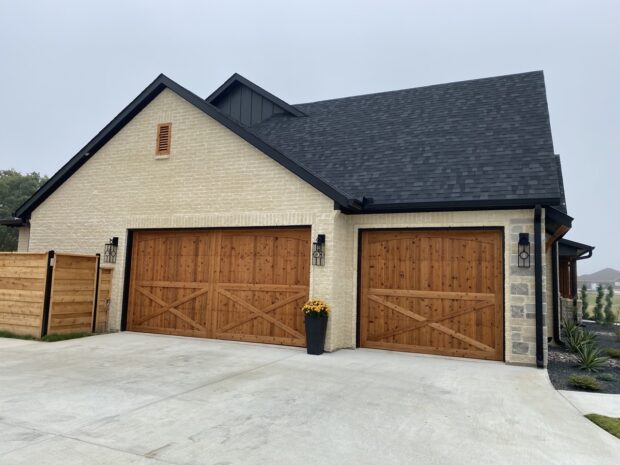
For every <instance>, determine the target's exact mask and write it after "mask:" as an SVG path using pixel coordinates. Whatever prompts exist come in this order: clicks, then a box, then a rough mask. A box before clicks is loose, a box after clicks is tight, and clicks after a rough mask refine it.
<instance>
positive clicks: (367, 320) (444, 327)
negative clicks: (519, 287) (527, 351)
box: [360, 230, 504, 360]
mask: <svg viewBox="0 0 620 465" xmlns="http://www.w3.org/2000/svg"><path fill="white" fill-rule="evenodd" d="M361 240H362V253H361V265H360V272H361V286H360V287H361V296H360V344H361V346H362V347H373V348H377V349H390V350H402V351H410V352H422V353H429V354H439V355H450V356H460V357H472V358H482V359H491V360H502V359H503V357H504V347H503V340H504V338H503V271H502V270H503V265H502V263H503V259H502V248H503V246H502V233H501V231H498V230H394V231H363V232H362V236H361Z"/></svg>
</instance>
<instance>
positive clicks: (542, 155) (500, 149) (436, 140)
mask: <svg viewBox="0 0 620 465" xmlns="http://www.w3.org/2000/svg"><path fill="white" fill-rule="evenodd" d="M164 89H170V90H172V91H173V92H175V93H176V94H177V95H179V96H180V97H181V98H183V99H185V100H186V101H187V102H189V103H190V104H191V105H193V106H194V107H196V108H198V109H199V110H200V111H202V112H204V113H206V114H207V115H209V116H210V117H212V118H214V119H215V120H216V121H218V122H219V123H220V124H222V125H223V126H225V127H227V128H228V129H230V130H231V131H233V132H234V133H235V134H237V135H238V136H239V137H241V138H243V139H244V140H246V141H247V142H248V143H250V144H252V145H253V146H255V147H256V148H257V149H259V150H261V151H262V152H263V153H265V154H266V155H268V156H269V157H271V158H272V159H273V160H275V161H276V162H277V163H279V164H281V165H282V166H284V167H285V168H286V169H288V170H290V171H291V172H293V173H295V174H296V175H297V176H299V177H300V178H301V179H303V180H305V181H306V182H308V183H309V184H310V185H312V186H313V187H315V188H316V189H318V190H319V191H320V192H323V193H324V194H325V195H327V196H328V197H329V198H331V199H333V200H334V202H335V204H336V205H337V206H338V207H339V208H341V209H342V210H343V211H345V212H349V213H365V212H376V211H417V210H433V209H478V208H530V207H533V206H534V205H536V204H542V205H547V206H555V207H556V208H557V209H559V210H561V211H565V206H564V191H563V186H562V173H561V167H560V160H559V157H558V156H557V155H554V152H553V142H552V139H551V129H550V127H549V114H548V110H547V99H546V95H545V83H544V78H543V74H542V72H540V71H537V72H532V73H523V74H514V75H510V76H501V77H494V78H487V79H477V80H473V81H464V82H455V83H451V84H441V85H436V86H429V87H421V88H417V89H407V90H399V91H394V92H384V93H380V94H372V95H362V96H358V97H348V98H341V99H336V100H326V101H323V102H315V103H306V104H302V105H296V106H291V105H289V104H287V103H286V102H284V101H282V100H280V99H278V98H277V97H275V96H274V95H272V94H270V93H269V92H267V91H265V90H264V89H262V88H260V87H258V86H257V85H255V84H254V83H252V82H251V81H248V80H247V79H245V78H243V77H242V76H239V75H237V74H235V75H233V76H232V77H231V78H230V79H229V80H228V81H226V83H225V84H224V85H222V86H221V87H220V88H219V89H218V90H217V91H216V92H215V93H213V94H212V95H211V96H210V97H208V98H207V99H206V100H205V99H202V98H200V97H199V96H197V95H196V94H194V93H192V92H190V91H189V90H187V89H186V88H184V87H182V86H180V85H179V84H177V83H176V82H174V81H173V80H172V79H170V78H168V77H166V76H164V75H163V74H161V75H159V76H158V77H157V78H156V79H155V80H154V81H153V82H152V83H151V84H150V85H149V86H147V87H146V89H144V91H142V93H140V95H138V97H136V98H135V99H134V100H133V101H132V102H131V103H130V104H129V105H127V107H125V108H124V109H123V110H122V111H121V112H120V113H119V114H118V115H117V116H116V117H115V118H114V119H113V120H112V121H110V123H109V124H108V125H107V126H106V127H104V128H103V129H102V130H101V131H100V132H99V133H98V134H97V135H96V136H95V137H94V138H93V139H91V140H90V142H88V143H87V144H86V145H85V146H84V147H83V148H82V149H81V150H80V151H79V152H78V153H77V154H75V155H74V156H73V158H71V159H70V160H69V161H68V162H67V163H66V164H65V165H64V166H63V167H62V168H61V169H60V170H59V171H58V172H57V173H56V174H54V176H52V177H51V178H50V179H49V180H48V181H47V183H45V184H44V185H43V186H42V187H41V188H40V189H39V190H38V191H37V192H36V193H35V194H34V195H33V196H32V197H30V198H29V199H28V200H27V201H26V202H24V204H23V205H21V206H20V207H19V208H18V209H17V210H16V212H15V215H14V217H13V218H9V219H7V220H6V221H5V222H4V224H11V225H16V224H17V223H16V221H17V222H19V224H24V223H25V222H26V221H27V220H28V219H29V218H30V215H31V213H32V211H33V210H34V209H35V208H37V207H38V206H39V205H40V204H41V203H42V202H43V201H45V199H46V198H47V197H48V196H50V195H51V194H52V193H53V192H54V191H55V190H56V189H57V188H58V187H59V186H60V185H62V184H63V183H64V182H65V181H66V180H67V179H68V178H69V177H71V176H72V175H73V173H75V172H76V171H77V170H78V169H79V168H80V167H81V166H82V165H83V164H84V163H86V162H87V161H88V160H89V159H90V158H91V157H92V156H93V155H94V154H95V153H97V151H98V150H99V149H100V148H101V147H103V146H104V145H105V144H106V143H107V142H108V141H109V140H110V139H111V138H112V137H114V135H116V134H117V133H118V131H120V130H121V129H122V128H123V127H124V126H125V125H126V124H127V123H128V122H129V121H131V120H132V119H133V117H134V116H135V115H137V114H138V113H139V112H140V111H142V109H143V108H145V107H146V106H147V105H148V104H149V103H150V102H151V101H152V100H153V99H154V98H156V97H157V95H159V94H160V93H161V92H162V91H163V90H164ZM218 102H219V103H218ZM370 199H372V200H370ZM555 216H556V217H558V218H560V220H561V221H564V220H568V218H569V217H567V218H564V216H566V215H561V214H559V215H558V214H556V215H555Z"/></svg>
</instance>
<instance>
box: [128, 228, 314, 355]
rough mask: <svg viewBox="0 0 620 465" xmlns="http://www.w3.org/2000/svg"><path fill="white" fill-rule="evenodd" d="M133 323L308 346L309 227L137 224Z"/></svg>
mask: <svg viewBox="0 0 620 465" xmlns="http://www.w3.org/2000/svg"><path fill="white" fill-rule="evenodd" d="M133 239H134V240H133V244H132V256H131V257H132V258H131V274H130V283H129V299H128V305H127V328H128V329H129V330H132V331H146V332H155V333H163V334H176V335H187V336H197V337H215V338H218V339H231V340H239V341H251V342H266V343H270V344H287V345H294V346H303V345H305V335H304V317H303V313H302V312H301V307H302V305H303V303H304V301H305V300H307V299H308V292H309V280H310V269H309V267H310V228H308V227H295V228H256V229H226V230H213V229H211V230H168V231H136V232H134V236H133Z"/></svg>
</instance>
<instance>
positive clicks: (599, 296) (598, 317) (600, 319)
mask: <svg viewBox="0 0 620 465" xmlns="http://www.w3.org/2000/svg"><path fill="white" fill-rule="evenodd" d="M604 298H605V290H604V289H603V286H602V285H601V284H599V285H598V286H596V305H595V307H594V320H595V321H596V322H597V323H598V324H599V325H602V324H603V323H605V314H604V313H603V299H604Z"/></svg>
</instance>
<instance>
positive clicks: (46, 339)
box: [41, 333, 92, 342]
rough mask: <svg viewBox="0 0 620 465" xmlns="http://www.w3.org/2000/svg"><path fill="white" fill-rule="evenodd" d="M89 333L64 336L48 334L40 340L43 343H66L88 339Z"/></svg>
mask: <svg viewBox="0 0 620 465" xmlns="http://www.w3.org/2000/svg"><path fill="white" fill-rule="evenodd" d="M91 335H92V334H91V333H65V334H48V335H46V336H43V337H42V338H41V340H42V341H43V342H58V341H68V340H69V339H78V338H80V337H88V336H91Z"/></svg>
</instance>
